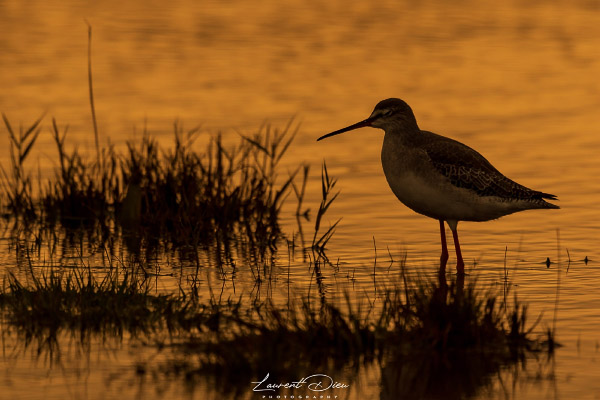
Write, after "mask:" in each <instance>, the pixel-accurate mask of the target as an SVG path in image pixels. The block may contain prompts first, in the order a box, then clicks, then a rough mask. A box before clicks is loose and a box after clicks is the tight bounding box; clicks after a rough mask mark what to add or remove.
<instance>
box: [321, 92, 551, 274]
mask: <svg viewBox="0 0 600 400" xmlns="http://www.w3.org/2000/svg"><path fill="white" fill-rule="evenodd" d="M365 126H370V127H373V128H379V129H383V130H384V131H385V136H384V138H383V147H382V150H381V163H382V164H383V172H384V174H385V177H386V179H387V182H388V184H389V185H390V188H391V189H392V191H393V192H394V194H395V195H396V197H398V200H400V201H401V202H402V203H403V204H405V205H406V206H407V207H409V208H411V209H412V210H414V211H416V212H417V213H419V214H423V215H425V216H428V217H430V218H435V219H437V220H439V222H440V234H441V242H442V255H441V257H440V271H441V272H445V268H446V263H447V261H448V248H447V246H446V233H445V229H444V221H446V222H447V223H448V226H449V227H450V230H451V231H452V236H453V238H454V248H455V249H456V259H457V262H456V272H457V274H458V275H460V276H462V275H464V271H465V263H464V261H463V257H462V253H461V251H460V244H459V242H458V233H457V231H456V227H457V225H458V221H489V220H492V219H496V218H500V217H502V216H504V215H508V214H512V213H514V212H517V211H523V210H529V209H540V208H542V209H543V208H546V209H550V208H560V207H558V206H557V205H554V204H551V203H548V202H546V201H545V200H544V199H549V200H557V198H556V196H554V195H552V194H548V193H544V192H538V191H536V190H532V189H529V188H526V187H525V186H522V185H519V184H518V183H516V182H514V181H512V180H510V179H509V178H507V177H506V176H504V175H502V174H501V173H500V172H499V171H498V170H497V169H496V168H494V166H493V165H492V164H490V162H489V161H488V160H486V159H485V157H483V156H482V155H481V154H479V153H478V152H477V151H475V150H473V149H472V148H470V147H468V146H466V145H464V144H462V143H460V142H457V141H456V140H453V139H450V138H447V137H444V136H440V135H437V134H435V133H432V132H428V131H423V130H421V129H420V128H419V126H418V125H417V120H416V118H415V116H414V114H413V111H412V109H411V108H410V107H409V105H408V104H406V103H405V102H404V101H402V100H400V99H387V100H383V101H380V102H379V104H377V106H375V109H374V110H373V112H372V113H371V115H370V116H369V118H367V119H365V120H363V121H360V122H358V123H356V124H354V125H350V126H348V127H346V128H343V129H340V130H337V131H335V132H331V133H328V134H327V135H324V136H321V137H320V138H318V139H317V141H318V140H322V139H325V138H328V137H330V136H334V135H338V134H340V133H343V132H347V131H351V130H353V129H358V128H362V127H365Z"/></svg>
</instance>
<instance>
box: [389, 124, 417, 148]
mask: <svg viewBox="0 0 600 400" xmlns="http://www.w3.org/2000/svg"><path fill="white" fill-rule="evenodd" d="M384 131H385V136H387V137H389V138H393V139H394V141H395V142H397V143H401V144H403V145H405V146H410V144H411V143H413V142H414V141H415V140H416V139H418V135H419V134H420V133H421V130H420V129H419V126H418V125H417V123H416V121H414V122H413V121H394V122H392V123H390V124H389V125H388V126H386V127H385V128H384Z"/></svg>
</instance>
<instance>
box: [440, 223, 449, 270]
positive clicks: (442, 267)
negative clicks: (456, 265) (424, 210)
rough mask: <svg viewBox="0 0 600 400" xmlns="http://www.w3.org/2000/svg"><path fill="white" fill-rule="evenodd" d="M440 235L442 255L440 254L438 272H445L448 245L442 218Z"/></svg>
mask: <svg viewBox="0 0 600 400" xmlns="http://www.w3.org/2000/svg"><path fill="white" fill-rule="evenodd" d="M440 236H441V239H442V255H441V256H440V273H444V274H445V273H446V263H447V262H448V246H447V245H446V228H445V227H444V220H442V219H440Z"/></svg>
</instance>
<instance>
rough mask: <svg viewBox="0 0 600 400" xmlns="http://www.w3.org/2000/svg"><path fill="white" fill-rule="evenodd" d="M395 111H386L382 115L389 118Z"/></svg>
mask: <svg viewBox="0 0 600 400" xmlns="http://www.w3.org/2000/svg"><path fill="white" fill-rule="evenodd" d="M392 113H393V111H392V110H385V111H384V112H383V113H382V114H381V115H383V116H385V117H389V116H390V115H392Z"/></svg>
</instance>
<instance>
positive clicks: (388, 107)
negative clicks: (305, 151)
mask: <svg viewBox="0 0 600 400" xmlns="http://www.w3.org/2000/svg"><path fill="white" fill-rule="evenodd" d="M365 126H371V127H373V128H379V129H383V130H384V131H387V130H388V129H391V128H393V127H396V126H397V127H399V128H400V129H413V128H414V129H418V126H417V120H416V119H415V115H414V114H413V112H412V109H411V108H410V106H409V105H408V104H406V102H405V101H403V100H400V99H393V98H392V99H386V100H382V101H380V102H379V103H378V104H377V105H376V106H375V109H374V110H373V112H372V113H371V115H370V116H369V118H367V119H365V120H363V121H360V122H357V123H356V124H353V125H350V126H347V127H346V128H342V129H339V130H337V131H334V132H331V133H328V134H327V135H323V136H321V137H320V138H318V139H317V141H319V140H322V139H325V138H328V137H331V136H335V135H339V134H340V133H344V132H348V131H351V130H354V129H358V128H362V127H365Z"/></svg>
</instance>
